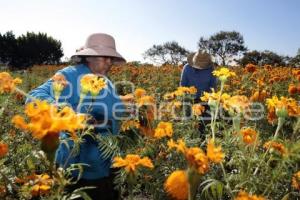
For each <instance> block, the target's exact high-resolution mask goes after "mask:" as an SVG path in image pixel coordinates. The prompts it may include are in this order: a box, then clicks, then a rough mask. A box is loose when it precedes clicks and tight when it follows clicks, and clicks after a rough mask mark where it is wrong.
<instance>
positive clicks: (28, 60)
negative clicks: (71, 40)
mask: <svg viewBox="0 0 300 200" xmlns="http://www.w3.org/2000/svg"><path fill="white" fill-rule="evenodd" d="M63 55H64V54H63V49H62V45H61V42H60V41H59V40H56V39H54V38H53V37H51V36H48V35H47V34H46V33H40V32H39V33H33V32H27V33H26V34H23V35H21V36H19V37H16V36H15V35H14V33H13V32H12V31H8V32H6V33H4V34H1V33H0V63H2V64H5V65H7V66H9V67H11V68H15V69H24V68H27V67H29V66H33V65H42V64H59V63H60V59H61V57H62V56H63Z"/></svg>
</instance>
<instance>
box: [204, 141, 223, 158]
mask: <svg viewBox="0 0 300 200" xmlns="http://www.w3.org/2000/svg"><path fill="white" fill-rule="evenodd" d="M206 154H207V157H208V159H209V160H210V161H212V162H214V163H220V162H222V161H223V159H224V157H225V154H224V153H223V152H222V148H221V146H218V147H216V146H215V144H214V140H213V139H210V140H209V141H208V144H207V150H206Z"/></svg>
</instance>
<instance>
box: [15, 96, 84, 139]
mask: <svg viewBox="0 0 300 200" xmlns="http://www.w3.org/2000/svg"><path fill="white" fill-rule="evenodd" d="M25 114H26V115H27V116H28V118H29V122H28V123H26V121H25V119H24V118H23V117H21V116H20V115H16V116H14V117H13V119H12V122H13V124H14V125H15V126H16V127H17V128H20V129H23V130H26V131H29V132H31V133H32V136H33V137H34V138H36V139H39V140H42V139H44V138H48V139H53V138H58V136H59V133H60V132H61V131H68V132H70V133H71V136H72V137H73V138H76V134H75V131H76V130H78V129H83V128H85V122H86V116H85V115H83V114H76V113H75V112H74V111H73V110H72V108H70V107H64V108H63V109H62V110H60V111H59V110H58V108H57V107H55V106H54V105H51V104H49V103H47V102H46V101H40V100H37V101H34V102H30V103H29V104H27V105H26V107H25Z"/></svg>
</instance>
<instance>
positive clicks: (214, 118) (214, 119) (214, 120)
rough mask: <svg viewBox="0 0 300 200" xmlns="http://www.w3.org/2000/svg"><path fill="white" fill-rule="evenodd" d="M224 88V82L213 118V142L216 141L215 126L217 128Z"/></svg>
mask: <svg viewBox="0 0 300 200" xmlns="http://www.w3.org/2000/svg"><path fill="white" fill-rule="evenodd" d="M223 88H224V82H223V81H222V82H221V89H220V94H219V97H218V101H217V106H216V109H215V113H214V114H213V116H212V118H213V120H212V121H211V131H212V139H213V140H214V139H215V126H216V120H217V116H218V114H219V106H220V101H221V96H222V92H223Z"/></svg>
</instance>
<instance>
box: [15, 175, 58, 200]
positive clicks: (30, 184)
mask: <svg viewBox="0 0 300 200" xmlns="http://www.w3.org/2000/svg"><path fill="white" fill-rule="evenodd" d="M15 182H16V183H17V184H22V185H23V187H26V188H29V189H30V192H31V195H32V196H33V197H38V196H42V195H46V194H49V193H50V190H51V187H52V186H53V185H54V180H53V179H51V178H50V176H49V175H48V174H40V175H37V174H33V175H31V176H27V177H25V178H23V179H20V178H16V179H15Z"/></svg>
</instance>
